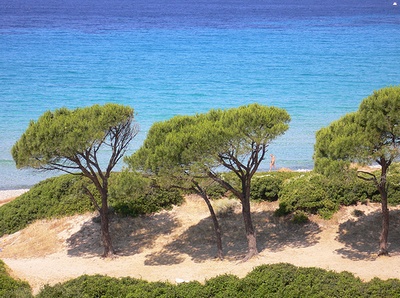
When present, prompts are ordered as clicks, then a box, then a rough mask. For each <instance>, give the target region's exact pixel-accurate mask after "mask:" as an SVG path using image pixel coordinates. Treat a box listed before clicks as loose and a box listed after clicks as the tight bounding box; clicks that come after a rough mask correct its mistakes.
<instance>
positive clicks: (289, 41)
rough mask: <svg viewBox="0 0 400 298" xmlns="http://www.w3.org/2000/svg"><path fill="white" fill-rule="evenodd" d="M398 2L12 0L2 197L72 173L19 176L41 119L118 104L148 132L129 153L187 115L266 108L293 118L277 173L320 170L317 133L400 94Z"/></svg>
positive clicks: (275, 145)
mask: <svg viewBox="0 0 400 298" xmlns="http://www.w3.org/2000/svg"><path fill="white" fill-rule="evenodd" d="M394 4H395V3H394V2H393V0H331V1H320V0H303V1H298V0H296V1H295V0H246V1H243V0H240V1H239V0H112V1H111V0H85V1H82V0H12V1H10V0H0V189H18V188H29V187H31V186H33V185H34V184H36V183H38V182H39V181H41V180H43V179H46V178H48V177H51V176H54V175H59V174H60V173H53V172H45V173H44V172H38V171H35V170H32V169H23V170H18V169H16V167H15V163H14V161H13V159H12V156H11V153H10V150H11V148H12V146H13V145H14V144H15V142H16V141H17V140H18V139H19V138H20V136H21V135H22V134H23V132H24V131H25V130H26V128H27V126H28V124H29V122H30V121H31V120H36V119H38V117H39V116H40V115H41V114H43V113H44V112H45V111H47V110H54V109H57V108H60V107H67V108H71V109H73V108H76V107H83V106H90V105H93V104H104V103H107V102H113V103H119V104H123V105H129V106H132V107H133V108H134V110H135V119H136V122H137V124H138V125H139V127H140V133H139V134H138V136H137V137H136V138H135V139H134V140H133V141H132V143H131V146H130V148H129V150H128V152H127V154H128V155H130V154H132V153H133V152H135V150H137V149H138V148H140V146H141V145H142V143H143V141H144V139H145V138H146V133H147V132H148V130H149V128H150V127H151V125H152V124H153V123H155V122H157V121H163V120H167V119H169V118H171V117H173V116H175V115H194V114H196V113H204V112H207V111H209V110H210V109H215V108H221V109H227V108H232V107H238V106H241V105H246V104H250V103H254V102H257V103H259V104H263V105H268V106H276V107H280V108H283V109H286V110H287V111H288V113H289V114H290V115H291V119H292V120H291V122H290V128H289V130H288V131H287V132H286V133H285V134H284V135H283V136H281V137H279V138H277V139H276V140H274V141H273V142H272V143H271V144H270V146H269V148H268V156H269V153H272V154H274V155H275V156H276V166H277V167H278V168H289V169H292V170H300V171H301V170H310V169H312V168H313V157H312V156H313V150H314V144H315V133H316V131H318V130H319V129H320V128H322V127H325V126H327V125H329V123H331V122H332V121H334V120H336V119H338V118H340V117H341V116H343V115H345V114H346V113H349V112H352V111H355V110H357V109H358V106H359V104H360V102H361V101H362V100H363V99H364V98H366V97H367V96H369V95H370V94H372V93H373V91H374V90H377V89H380V88H383V87H385V86H392V85H399V84H400V3H399V6H397V5H394ZM268 162H269V161H268V160H265V163H263V164H262V166H261V169H260V170H267V169H268ZM124 166H125V165H124V163H123V162H121V163H120V164H119V165H118V166H117V168H116V170H120V169H122V168H123V167H124Z"/></svg>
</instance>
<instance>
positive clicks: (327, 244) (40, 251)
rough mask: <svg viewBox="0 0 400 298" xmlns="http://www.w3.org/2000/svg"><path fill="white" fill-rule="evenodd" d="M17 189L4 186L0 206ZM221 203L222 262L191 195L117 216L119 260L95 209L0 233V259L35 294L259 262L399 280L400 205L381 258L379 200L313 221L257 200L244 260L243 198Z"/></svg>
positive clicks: (239, 271)
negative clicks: (101, 279) (109, 252)
mask: <svg viewBox="0 0 400 298" xmlns="http://www.w3.org/2000/svg"><path fill="white" fill-rule="evenodd" d="M19 194H20V193H14V194H13V193H9V192H8V193H7V194H6V195H5V194H4V193H3V192H2V191H0V205H1V203H2V201H4V202H6V201H9V200H10V199H9V198H11V197H15V195H19ZM224 206H225V207H226V206H229V207H231V208H230V209H231V211H232V209H233V212H222V211H221V214H220V216H219V218H220V224H221V228H222V232H223V239H222V240H223V245H224V254H225V256H226V258H225V260H223V261H220V260H218V259H216V258H215V256H216V247H215V242H214V238H213V229H212V221H211V219H210V217H209V214H208V211H207V207H206V205H205V204H204V202H203V201H202V200H201V199H200V198H198V197H196V196H190V197H187V199H186V203H184V204H183V205H181V206H178V207H174V209H173V210H171V211H163V212H160V213H157V214H153V215H149V216H142V217H139V218H134V219H132V218H120V217H115V216H114V217H113V218H112V221H111V230H112V233H113V237H114V238H113V241H114V246H115V248H116V250H117V253H118V256H117V257H116V258H114V259H103V258H101V257H100V255H101V253H102V246H101V243H100V226H99V223H97V222H96V221H93V220H92V219H93V217H95V216H96V214H85V215H79V216H74V217H67V218H63V219H55V220H51V221H45V220H42V221H37V222H35V223H33V224H31V225H30V226H29V227H27V228H26V229H24V230H22V231H19V232H17V233H15V234H12V235H5V236H3V237H2V238H0V259H2V260H3V261H4V262H5V263H6V264H7V266H8V267H9V268H10V270H11V274H12V275H13V276H14V277H17V278H20V279H22V280H26V281H28V282H29V284H30V285H31V286H32V289H33V291H34V293H37V292H38V291H39V290H40V288H41V287H42V286H43V285H45V284H50V285H53V284H55V283H58V282H62V281H66V280H69V279H72V278H75V277H78V276H80V275H83V274H103V275H108V276H115V277H122V276H131V277H135V278H142V279H145V280H148V281H170V282H173V283H175V282H177V281H182V280H186V281H189V280H198V281H200V282H203V281H204V280H206V279H209V278H211V277H214V276H217V275H220V274H224V273H230V274H235V275H237V276H239V277H243V276H245V275H246V274H247V273H248V272H249V271H251V270H252V269H253V268H254V267H256V266H258V265H261V264H272V263H279V262H285V263H291V264H294V265H296V266H303V267H320V268H323V269H327V270H333V271H337V272H341V271H348V272H352V273H353V274H354V275H356V276H358V277H360V278H361V279H363V280H366V281H368V280H370V279H372V278H374V277H379V278H381V279H388V278H400V210H399V209H397V208H392V209H391V211H390V212H391V219H390V220H391V226H390V234H389V243H390V246H389V250H390V253H391V254H390V256H388V257H377V255H376V252H377V251H378V239H379V232H380V225H381V216H380V205H379V204H367V205H358V206H351V207H346V208H342V209H341V210H340V211H339V212H338V213H337V214H336V215H335V216H334V217H333V218H332V219H331V220H329V221H326V220H322V219H320V218H319V217H317V216H313V217H311V218H310V221H309V222H308V223H305V224H297V223H293V222H291V221H290V220H288V219H287V218H286V219H285V218H278V217H275V216H274V215H273V212H274V210H275V209H276V208H277V204H276V203H255V204H253V206H252V210H253V221H254V224H255V226H256V229H257V241H258V248H259V251H260V253H259V255H258V256H257V257H254V258H252V259H251V260H249V261H247V262H240V260H241V259H242V258H243V256H244V255H245V253H246V247H247V244H246V238H245V235H244V229H243V222H242V217H241V214H240V204H238V202H235V201H232V200H231V201H229V202H225V203H224ZM217 209H219V210H222V207H221V206H217ZM228 209H229V208H228ZM355 210H356V211H355Z"/></svg>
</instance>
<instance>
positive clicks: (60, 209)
mask: <svg viewBox="0 0 400 298" xmlns="http://www.w3.org/2000/svg"><path fill="white" fill-rule="evenodd" d="M84 187H86V188H88V189H89V190H90V191H91V192H92V193H93V194H94V196H95V197H96V198H97V199H98V200H99V194H98V192H97V190H96V188H95V186H94V185H93V183H90V182H89V180H88V179H86V178H84V177H82V176H79V175H70V174H67V175H61V176H58V177H53V178H49V179H46V180H44V181H42V182H40V183H38V184H36V185H35V186H33V187H32V188H31V189H30V190H29V191H28V192H26V193H24V194H23V195H21V196H20V197H18V198H17V199H15V200H13V201H11V202H10V203H7V204H5V205H3V206H1V207H0V236H2V235H4V234H12V233H15V232H17V231H19V230H21V229H23V228H25V227H26V226H27V225H29V224H30V223H32V222H34V221H36V220H38V219H46V218H57V217H64V216H68V215H74V214H82V213H85V212H88V211H93V210H94V207H93V205H92V203H91V201H90V199H89V197H88V195H87V193H86V192H85V190H84ZM109 188H110V191H109V206H110V207H111V208H112V209H114V210H116V212H118V213H120V214H123V215H131V216H136V215H138V214H147V213H153V212H157V211H160V210H161V209H168V208H171V207H172V205H175V204H180V203H181V202H183V197H182V195H181V194H180V192H179V191H178V190H176V189H162V188H160V187H159V186H157V185H155V184H154V183H153V182H152V180H150V179H146V178H143V177H142V176H139V175H136V174H127V175H122V174H119V173H113V174H112V175H111V178H110V183H109Z"/></svg>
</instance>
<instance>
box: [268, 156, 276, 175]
mask: <svg viewBox="0 0 400 298" xmlns="http://www.w3.org/2000/svg"><path fill="white" fill-rule="evenodd" d="M272 169H275V156H274V155H273V154H271V162H270V163H269V171H270V172H271V171H272Z"/></svg>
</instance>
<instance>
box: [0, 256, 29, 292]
mask: <svg viewBox="0 0 400 298" xmlns="http://www.w3.org/2000/svg"><path fill="white" fill-rule="evenodd" d="M0 297H7V298H14V297H15V298H28V297H33V296H32V293H31V288H30V286H29V284H28V283H27V282H23V281H18V280H15V279H13V278H12V277H11V276H10V275H9V274H8V273H7V269H6V265H5V264H4V262H3V261H2V260H0Z"/></svg>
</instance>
